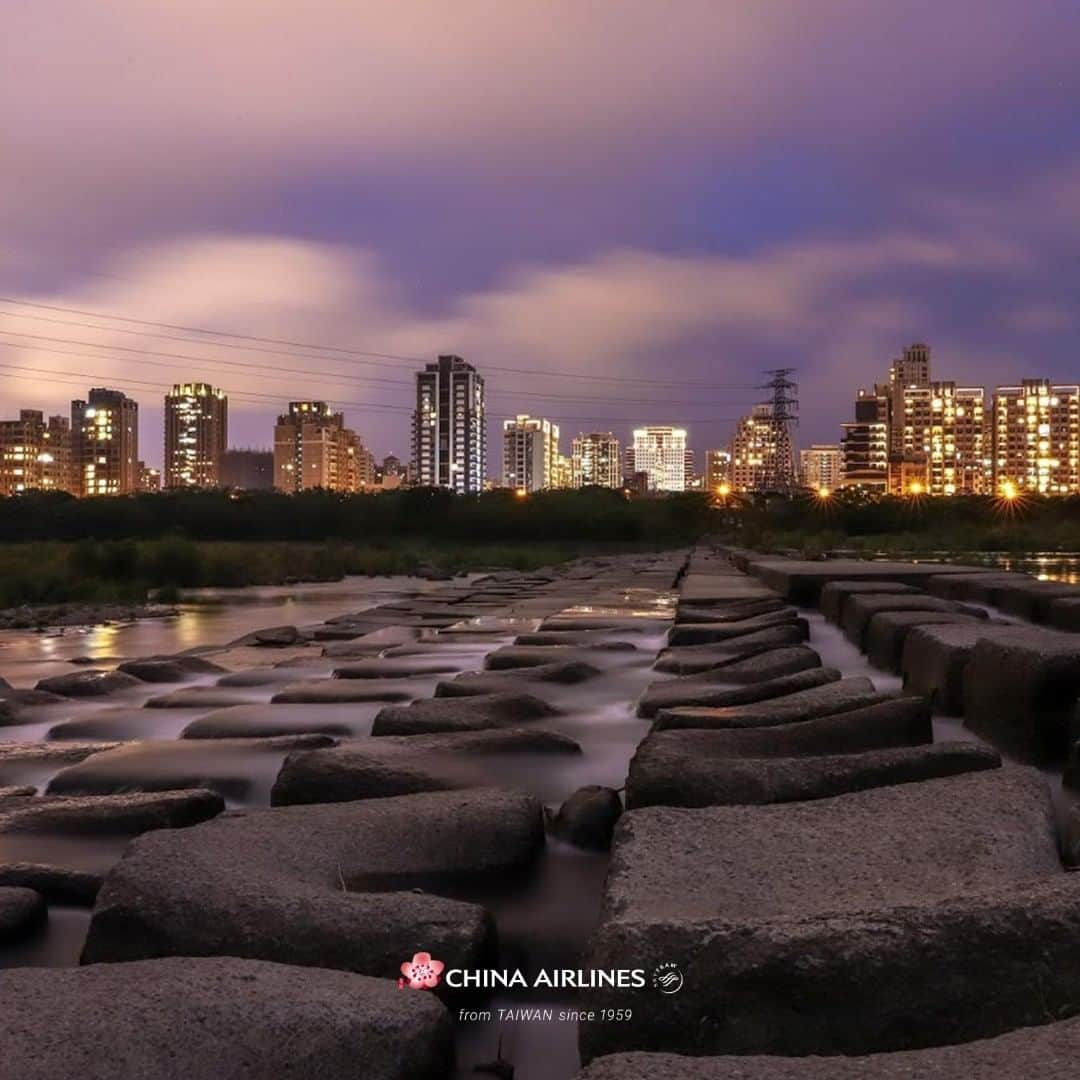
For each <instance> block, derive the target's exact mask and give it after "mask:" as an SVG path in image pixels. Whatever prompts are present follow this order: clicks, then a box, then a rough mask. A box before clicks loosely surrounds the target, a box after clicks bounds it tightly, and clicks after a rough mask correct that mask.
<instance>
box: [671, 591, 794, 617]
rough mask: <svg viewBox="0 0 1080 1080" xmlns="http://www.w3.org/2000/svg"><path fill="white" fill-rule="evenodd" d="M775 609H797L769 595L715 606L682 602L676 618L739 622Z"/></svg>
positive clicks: (677, 609) (787, 610)
mask: <svg viewBox="0 0 1080 1080" xmlns="http://www.w3.org/2000/svg"><path fill="white" fill-rule="evenodd" d="M774 611H783V612H791V613H792V614H795V609H794V608H792V607H789V606H788V605H787V604H785V603H784V601H783V600H781V599H780V598H779V597H767V598H764V599H761V600H747V601H742V602H739V603H734V604H717V605H715V606H707V605H703V604H683V603H680V604H679V606H678V607H677V608H676V609H675V620H676V622H688V623H705V622H738V621H740V620H742V619H749V618H751V617H753V616H755V615H768V614H770V613H772V612H774Z"/></svg>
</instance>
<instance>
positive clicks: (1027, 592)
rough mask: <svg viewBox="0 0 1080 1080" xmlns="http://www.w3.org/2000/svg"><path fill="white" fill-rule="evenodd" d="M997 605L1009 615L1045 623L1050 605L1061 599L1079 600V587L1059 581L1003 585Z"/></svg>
mask: <svg viewBox="0 0 1080 1080" xmlns="http://www.w3.org/2000/svg"><path fill="white" fill-rule="evenodd" d="M996 595H997V605H998V607H1000V608H1001V610H1002V611H1004V612H1006V613H1007V614H1009V615H1019V616H1020V618H1022V619H1030V620H1031V621H1032V622H1045V621H1046V618H1047V615H1048V614H1049V612H1050V608H1051V605H1052V604H1054V603H1056V602H1059V601H1060V600H1063V599H1076V598H1080V585H1066V584H1064V583H1063V582H1060V581H1035V580H1033V579H1031V578H1028V579H1027V580H1026V581H1023V582H1016V583H1014V584H1009V585H1003V586H1002V587H1001V588H999V589H998V590H997V594H996Z"/></svg>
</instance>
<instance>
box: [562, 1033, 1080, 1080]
mask: <svg viewBox="0 0 1080 1080" xmlns="http://www.w3.org/2000/svg"><path fill="white" fill-rule="evenodd" d="M1078 1057H1080V1020H1078V1019H1075V1018H1074V1019H1070V1020H1060V1021H1058V1022H1057V1023H1048V1022H1044V1023H1042V1024H1036V1025H1034V1026H1032V1027H1025V1028H1022V1029H1021V1030H1019V1031H1013V1032H1009V1033H1008V1034H1006V1035H999V1036H997V1038H993V1039H978V1040H976V1041H975V1042H965V1043H960V1044H959V1045H956V1046H934V1047H931V1048H929V1049H927V1050H900V1051H896V1052H894V1053H891V1054H867V1055H865V1056H863V1057H854V1058H849V1057H839V1056H834V1057H795V1058H792V1057H769V1056H765V1055H758V1056H749V1057H686V1056H684V1055H681V1054H643V1053H629V1054H611V1055H609V1056H607V1057H601V1058H597V1059H596V1060H595V1061H593V1062H592V1064H591V1065H589V1067H588V1068H586V1069H584V1070H583V1071H582V1072H580V1073H579V1074H578V1078H577V1080H676V1078H677V1080H914V1078H918V1080H984V1078H985V1080H989V1078H991V1077H999V1078H1001V1080H1012V1078H1013V1077H1024V1076H1032V1077H1034V1076H1037V1077H1040V1078H1042V1080H1072V1076H1073V1074H1074V1072H1075V1063H1076V1061H1077V1058H1078Z"/></svg>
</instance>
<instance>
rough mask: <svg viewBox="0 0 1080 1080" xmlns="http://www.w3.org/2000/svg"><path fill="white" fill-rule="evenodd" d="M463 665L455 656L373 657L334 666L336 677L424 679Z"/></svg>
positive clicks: (454, 669)
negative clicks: (455, 659) (456, 661)
mask: <svg viewBox="0 0 1080 1080" xmlns="http://www.w3.org/2000/svg"><path fill="white" fill-rule="evenodd" d="M461 668H462V665H461V664H459V663H455V662H454V660H453V658H452V657H450V658H444V659H441V660H440V659H438V657H437V656H432V657H422V656H417V657H404V656H403V657H371V658H369V659H367V660H360V661H358V662H357V663H355V664H344V665H342V666H341V667H336V668H334V678H335V679H422V678H425V677H427V676H429V675H452V674H454V673H455V672H458V671H460V670H461Z"/></svg>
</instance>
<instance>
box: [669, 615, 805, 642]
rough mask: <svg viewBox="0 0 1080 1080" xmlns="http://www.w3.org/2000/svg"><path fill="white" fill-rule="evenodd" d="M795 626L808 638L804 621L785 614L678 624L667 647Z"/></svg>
mask: <svg viewBox="0 0 1080 1080" xmlns="http://www.w3.org/2000/svg"><path fill="white" fill-rule="evenodd" d="M789 625H790V626H795V627H797V628H798V629H799V632H800V633H801V634H802V637H803V640H805V639H806V638H807V637H809V636H810V630H809V627H808V625H807V622H806V620H805V619H800V618H791V617H790V616H789V615H787V614H786V613H785V612H781V613H778V614H777V615H758V616H755V617H754V618H752V619H740V620H739V621H738V622H730V623H716V622H708V623H679V624H678V625H677V626H673V627H672V628H671V632H670V633H669V634H668V644H669V645H672V646H674V645H708V644H710V643H713V642H718V641H731V640H733V639H735V638H739V637H744V636H746V635H748V634H756V633H757V632H758V631H759V630H766V629H768V628H769V627H772V626H789Z"/></svg>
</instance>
